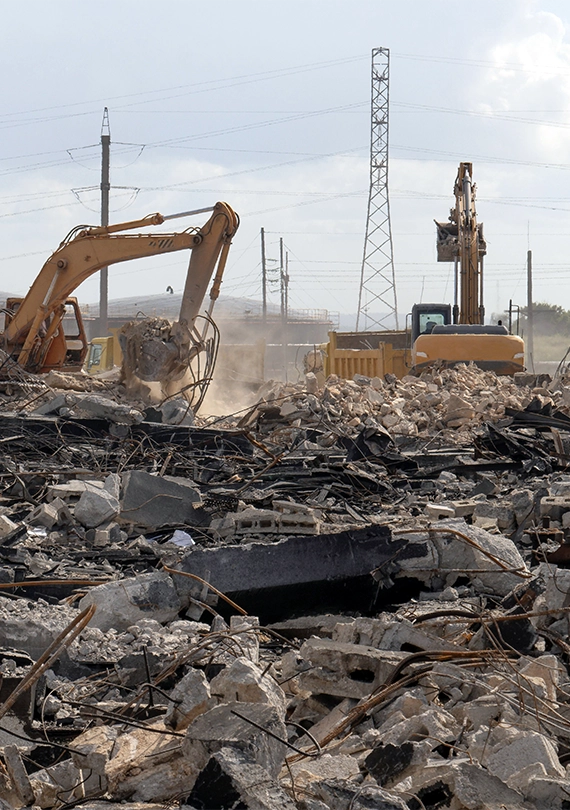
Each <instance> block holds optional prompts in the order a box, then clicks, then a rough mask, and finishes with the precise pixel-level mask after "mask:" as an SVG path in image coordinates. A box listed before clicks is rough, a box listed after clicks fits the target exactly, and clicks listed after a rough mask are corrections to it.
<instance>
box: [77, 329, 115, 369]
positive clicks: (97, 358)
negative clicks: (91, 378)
mask: <svg viewBox="0 0 570 810" xmlns="http://www.w3.org/2000/svg"><path fill="white" fill-rule="evenodd" d="M118 331H119V330H118V329H109V332H110V333H111V334H110V335H106V336H105V337H95V338H92V339H91V340H90V341H89V346H88V349H87V358H86V360H85V363H84V365H83V369H84V371H86V372H87V373H88V374H98V373H99V372H100V371H109V370H110V369H112V368H115V366H120V365H121V363H122V360H123V353H122V351H121V344H120V343H119V336H118V334H117V333H118Z"/></svg>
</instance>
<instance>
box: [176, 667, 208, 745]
mask: <svg viewBox="0 0 570 810" xmlns="http://www.w3.org/2000/svg"><path fill="white" fill-rule="evenodd" d="M170 698H171V702H170V703H169V704H168V708H167V710H166V714H165V715H164V722H165V724H166V725H167V726H171V727H172V728H174V729H175V730H176V731H181V730H182V729H185V728H188V726H189V725H190V723H191V722H192V721H193V720H194V718H196V717H198V715H199V714H202V713H203V712H205V711H207V710H208V709H211V708H212V706H213V705H214V704H213V701H212V699H211V694H210V686H209V684H208V681H207V680H206V676H205V675H204V673H203V672H202V670H200V669H191V670H190V671H189V672H187V673H186V675H184V677H182V678H181V679H180V680H179V681H178V683H177V684H176V686H175V687H174V689H173V690H172V692H171V693H170Z"/></svg>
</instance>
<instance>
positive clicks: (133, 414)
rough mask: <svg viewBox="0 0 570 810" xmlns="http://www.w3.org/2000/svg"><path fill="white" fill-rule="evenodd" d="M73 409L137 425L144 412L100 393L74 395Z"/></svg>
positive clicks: (94, 416)
mask: <svg viewBox="0 0 570 810" xmlns="http://www.w3.org/2000/svg"><path fill="white" fill-rule="evenodd" d="M68 404H69V402H68ZM73 409H74V410H76V411H83V412H84V413H87V414H89V416H91V417H93V418H94V419H108V420H109V421H110V422H117V423H118V424H125V425H137V424H140V422H142V421H143V419H144V414H143V413H142V411H139V410H138V409H137V408H133V407H132V406H130V405H123V404H122V403H120V402H115V401H114V400H112V399H108V398H107V397H103V396H101V395H100V394H85V395H81V396H76V401H75V404H74V405H73Z"/></svg>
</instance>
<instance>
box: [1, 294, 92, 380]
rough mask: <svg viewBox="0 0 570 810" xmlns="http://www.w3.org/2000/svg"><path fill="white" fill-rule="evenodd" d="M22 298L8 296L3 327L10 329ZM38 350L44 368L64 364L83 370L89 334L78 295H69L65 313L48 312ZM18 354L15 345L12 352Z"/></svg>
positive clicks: (70, 367) (12, 354) (40, 331)
mask: <svg viewBox="0 0 570 810" xmlns="http://www.w3.org/2000/svg"><path fill="white" fill-rule="evenodd" d="M23 300H24V299H23V298H8V299H6V309H5V311H4V330H6V329H8V327H9V325H10V323H11V322H12V320H13V318H14V316H15V314H16V312H17V311H18V309H19V308H20V305H21V304H22V302H23ZM36 350H37V351H38V354H40V353H41V361H40V360H39V359H38V361H37V362H38V363H39V362H41V364H42V371H43V372H46V371H50V370H51V369H56V368H61V367H62V366H63V367H65V370H66V371H80V370H81V368H82V367H83V363H84V361H85V357H86V355H87V336H86V334H85V328H84V326H83V320H82V318H81V311H80V309H79V303H78V301H77V298H71V297H70V298H67V299H66V301H65V304H64V306H63V313H62V317H61V318H60V317H57V319H56V318H55V316H54V315H51V316H50V315H48V316H47V317H46V319H45V320H44V321H43V322H42V323H41V325H40V328H39V330H38V341H37V347H36ZM18 355H19V346H14V347H13V348H12V350H11V356H12V358H13V359H14V360H16V359H17V357H18Z"/></svg>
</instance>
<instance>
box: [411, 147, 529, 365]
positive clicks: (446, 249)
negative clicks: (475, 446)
mask: <svg viewBox="0 0 570 810" xmlns="http://www.w3.org/2000/svg"><path fill="white" fill-rule="evenodd" d="M472 178H473V165H472V164H471V163H460V164H459V170H458V173H457V179H456V181H455V188H454V193H455V206H454V208H452V209H451V214H450V217H449V221H448V222H436V223H435V224H436V228H437V259H438V261H440V262H453V263H454V265H455V303H454V306H453V309H452V307H451V305H450V304H415V305H414V306H413V308H412V366H413V369H412V371H413V372H414V373H419V372H421V371H422V370H424V369H426V368H429V367H431V366H434V365H443V366H446V365H447V366H449V365H455V364H456V363H469V362H474V363H475V364H476V365H478V366H479V367H480V368H483V369H488V370H492V371H495V372H496V373H497V374H507V375H508V374H511V375H512V374H514V373H515V372H517V371H523V370H524V343H523V341H522V338H520V337H518V336H517V335H511V334H509V332H508V330H507V328H506V327H505V326H503V325H502V324H501V323H499V324H497V325H487V324H485V323H484V315H485V310H484V307H483V257H484V256H485V254H486V252H487V245H486V242H485V239H484V237H483V225H482V224H481V223H478V222H477V212H476V209H475V195H476V186H475V184H474V183H473V179H472Z"/></svg>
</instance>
